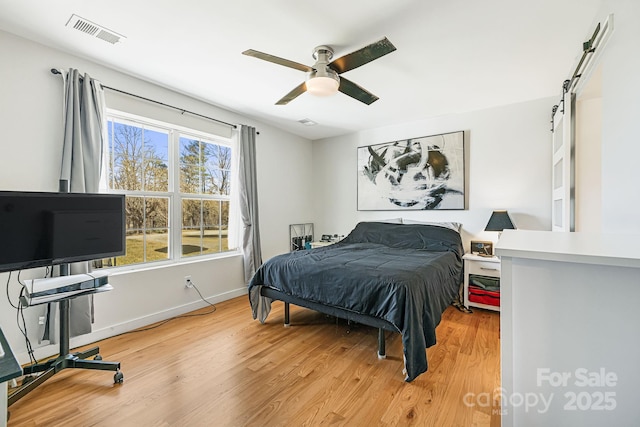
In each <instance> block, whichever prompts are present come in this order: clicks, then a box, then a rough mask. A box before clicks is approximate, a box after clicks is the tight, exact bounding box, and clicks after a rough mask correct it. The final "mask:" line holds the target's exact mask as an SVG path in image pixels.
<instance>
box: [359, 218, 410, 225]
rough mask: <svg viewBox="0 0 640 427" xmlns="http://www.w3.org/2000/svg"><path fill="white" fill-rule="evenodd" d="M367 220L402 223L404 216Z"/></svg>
mask: <svg viewBox="0 0 640 427" xmlns="http://www.w3.org/2000/svg"><path fill="white" fill-rule="evenodd" d="M366 222H384V223H387V224H402V218H391V219H372V220H370V221H366Z"/></svg>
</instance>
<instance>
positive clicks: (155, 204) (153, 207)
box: [145, 197, 169, 230]
mask: <svg viewBox="0 0 640 427" xmlns="http://www.w3.org/2000/svg"><path fill="white" fill-rule="evenodd" d="M145 219H146V223H145V228H146V229H147V230H151V229H155V228H168V227H169V199H168V198H166V197H146V198H145Z"/></svg>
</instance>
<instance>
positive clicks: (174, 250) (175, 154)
mask: <svg viewBox="0 0 640 427" xmlns="http://www.w3.org/2000/svg"><path fill="white" fill-rule="evenodd" d="M111 120H116V121H118V122H124V123H125V124H129V125H133V126H140V127H147V128H152V130H156V131H157V130H160V131H167V133H168V144H169V146H168V147H167V154H168V159H167V168H168V189H167V191H166V192H165V191H146V190H121V189H112V188H111V182H108V181H109V162H110V161H111V159H112V158H111V153H110V152H109V141H108V123H109V121H111ZM105 125H106V126H105V130H104V136H105V144H104V148H103V170H102V173H101V178H100V182H101V186H100V191H101V192H105V193H111V194H124V195H125V196H141V197H142V196H144V197H158V198H162V197H166V198H168V200H169V209H168V215H169V218H168V221H167V226H168V238H169V244H168V258H167V259H163V260H155V261H144V262H140V263H136V264H125V265H116V266H113V267H103V268H105V269H109V270H110V271H128V270H141V269H150V268H156V267H163V266H167V265H176V264H188V263H193V262H198V261H204V260H210V259H216V258H225V257H228V256H235V255H237V254H239V253H240V249H239V248H238V247H236V248H230V249H228V250H226V251H225V250H221V251H220V252H214V253H205V254H198V255H187V256H183V255H182V225H183V222H182V201H183V200H185V199H197V200H215V201H226V202H228V203H229V223H231V222H232V219H231V215H233V214H234V211H235V209H234V207H233V206H232V205H233V202H234V200H237V197H234V196H235V195H234V191H237V189H235V188H234V185H233V184H231V189H230V192H229V193H230V194H229V195H223V194H201V193H182V192H181V187H180V138H181V137H188V138H192V139H197V140H199V141H203V142H206V143H212V144H216V145H220V146H224V147H228V148H229V149H230V150H231V173H232V182H233V181H234V180H235V179H236V178H237V177H234V176H233V173H234V172H235V173H237V170H234V168H233V165H235V164H236V163H237V155H238V145H237V142H236V140H235V139H234V138H233V137H231V138H228V137H224V136H221V135H216V134H213V133H208V132H203V131H199V130H197V129H193V128H188V127H185V126H181V125H178V124H174V123H168V122H164V121H160V120H157V119H153V118H150V117H144V116H140V115H137V114H131V113H127V112H124V111H120V110H116V109H112V108H107V109H106V111H105ZM145 230H146V227H145ZM227 239H229V237H227ZM227 241H228V240H227ZM228 246H230V245H228Z"/></svg>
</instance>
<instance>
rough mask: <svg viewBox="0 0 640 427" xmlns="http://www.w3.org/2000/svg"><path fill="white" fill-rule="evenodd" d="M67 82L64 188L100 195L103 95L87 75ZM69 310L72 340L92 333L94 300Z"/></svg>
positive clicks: (74, 74)
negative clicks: (67, 186)
mask: <svg viewBox="0 0 640 427" xmlns="http://www.w3.org/2000/svg"><path fill="white" fill-rule="evenodd" d="M64 81H65V93H64V104H63V105H64V107H63V108H64V109H63V116H64V117H63V118H64V140H63V147H62V168H61V171H60V182H61V186H62V183H63V181H66V182H67V183H68V185H69V191H70V192H72V193H97V192H98V190H99V182H100V169H101V166H102V153H103V151H102V147H103V144H104V138H103V130H104V124H103V120H104V110H105V103H104V91H103V89H102V85H101V84H100V82H98V81H97V80H94V79H92V78H91V77H90V76H89V75H88V74H85V75H84V76H81V75H80V72H79V71H78V70H76V69H69V72H68V73H67V75H66V77H64ZM69 270H70V271H69V273H70V274H79V273H87V272H89V270H90V268H89V264H88V263H86V262H81V263H74V264H72V265H71V266H70V269H69ZM69 306H70V318H71V322H70V328H69V334H70V336H77V335H82V334H87V333H89V332H91V324H92V323H93V299H92V296H81V297H78V298H73V299H72V300H70V303H69ZM55 311H56V310H51V309H50V310H49V312H50V316H49V322H48V325H49V331H45V339H49V336H50V335H51V332H52V331H51V330H50V329H51V326H52V325H53V324H54V323H55V320H54V319H53V318H55Z"/></svg>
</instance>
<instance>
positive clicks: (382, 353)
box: [378, 328, 387, 359]
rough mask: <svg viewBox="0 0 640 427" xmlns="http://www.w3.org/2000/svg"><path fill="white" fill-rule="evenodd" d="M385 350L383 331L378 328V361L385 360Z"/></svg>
mask: <svg viewBox="0 0 640 427" xmlns="http://www.w3.org/2000/svg"><path fill="white" fill-rule="evenodd" d="M386 358H387V350H386V349H385V342H384V329H382V328H378V359H386Z"/></svg>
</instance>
